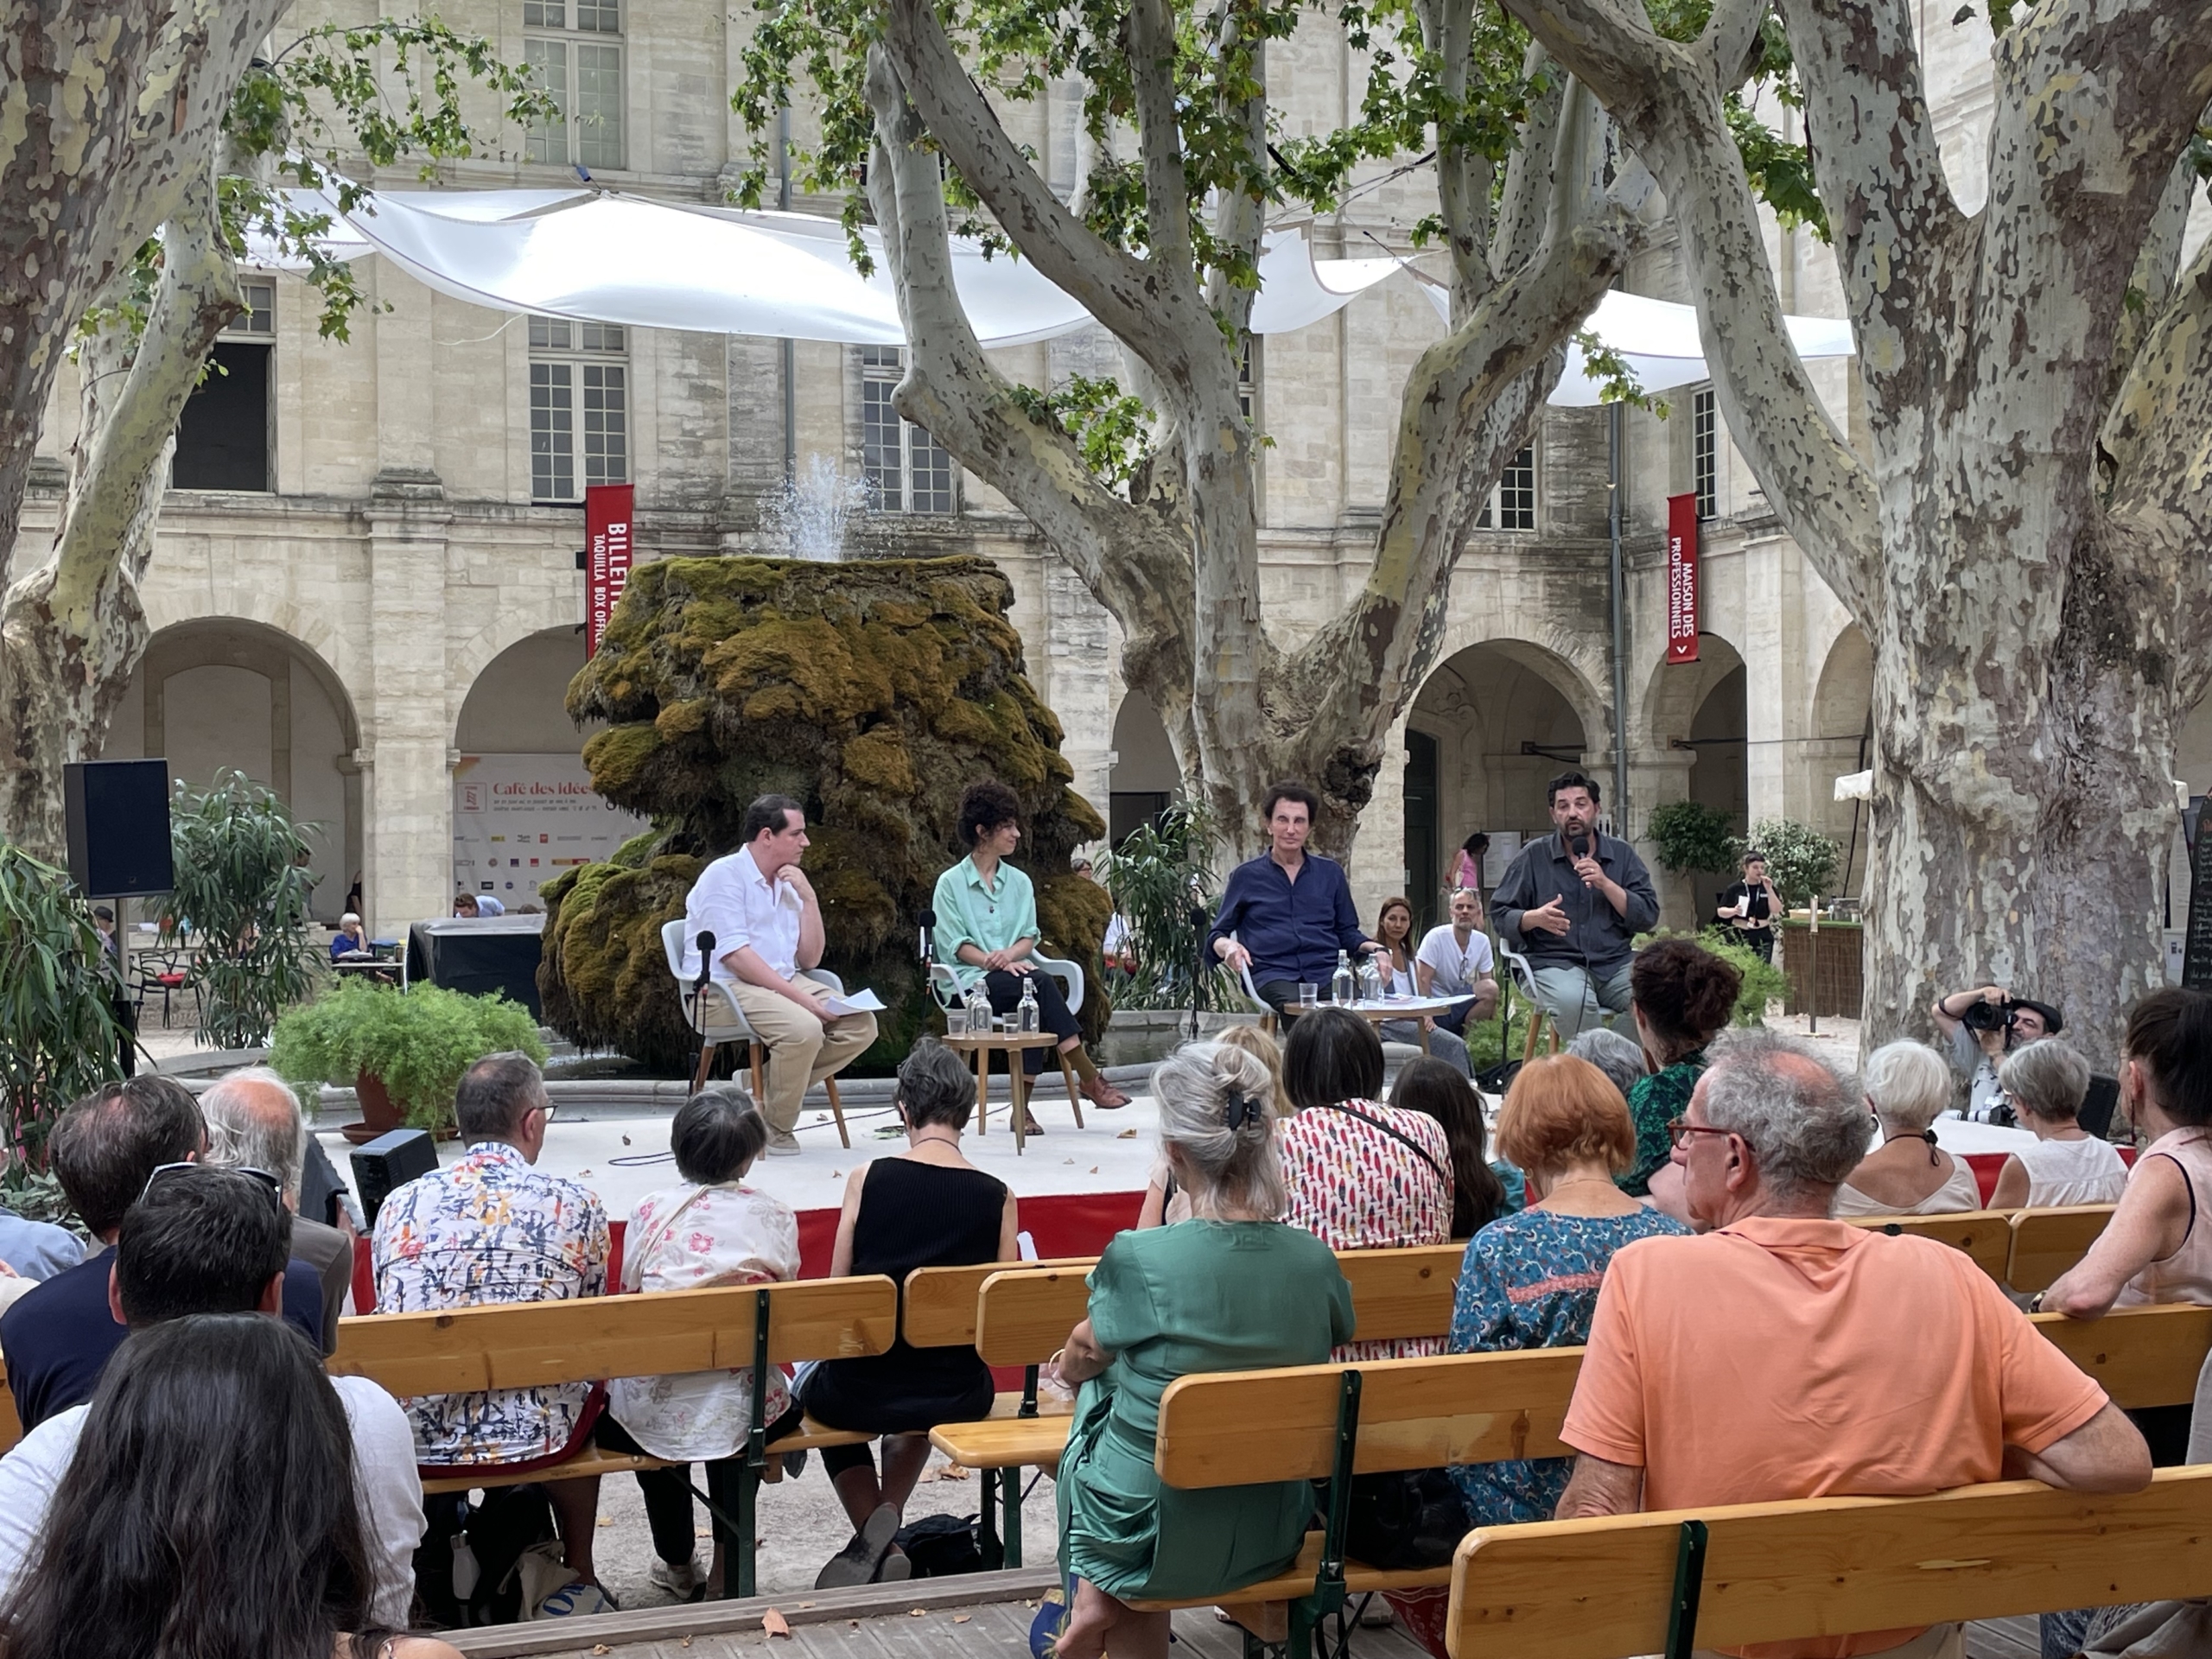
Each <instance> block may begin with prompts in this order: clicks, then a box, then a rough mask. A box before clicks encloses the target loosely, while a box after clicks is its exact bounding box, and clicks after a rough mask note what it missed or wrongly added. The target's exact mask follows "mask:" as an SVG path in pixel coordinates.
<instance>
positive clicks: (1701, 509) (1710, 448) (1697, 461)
mask: <svg viewBox="0 0 2212 1659" xmlns="http://www.w3.org/2000/svg"><path fill="white" fill-rule="evenodd" d="M1676 453H1678V454H1679V453H1680V452H1679V451H1677V452H1676ZM1719 478H1720V412H1719V408H1718V406H1717V405H1715V404H1714V403H1713V388H1712V387H1710V386H1707V388H1706V389H1705V390H1704V391H1700V392H1694V393H1692V394H1691V396H1690V487H1691V488H1692V489H1694V490H1695V491H1696V492H1697V516H1698V517H1699V518H1712V517H1713V515H1714V514H1715V513H1716V512H1719V507H1718V505H1716V503H1717V502H1718V500H1719Z"/></svg>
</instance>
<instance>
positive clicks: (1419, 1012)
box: [1283, 991, 1475, 1054]
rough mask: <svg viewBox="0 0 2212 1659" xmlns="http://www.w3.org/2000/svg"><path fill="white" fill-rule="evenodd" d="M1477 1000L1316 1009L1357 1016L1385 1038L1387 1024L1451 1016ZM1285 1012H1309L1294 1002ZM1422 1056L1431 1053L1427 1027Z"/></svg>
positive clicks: (1419, 999)
mask: <svg viewBox="0 0 2212 1659" xmlns="http://www.w3.org/2000/svg"><path fill="white" fill-rule="evenodd" d="M1474 1000H1475V994H1474V993H1473V992H1472V991H1469V992H1468V993H1467V994H1466V995H1464V996H1401V997H1397V998H1389V997H1386V998H1384V999H1383V1001H1380V1002H1375V1001H1359V1002H1316V1003H1315V1004H1314V1005H1313V1007H1314V1009H1315V1011H1316V1012H1317V1013H1318V1012H1319V1010H1321V1009H1323V1008H1342V1009H1343V1010H1344V1012H1345V1013H1346V1014H1357V1015H1358V1016H1359V1017H1360V1018H1361V1019H1363V1020H1366V1021H1367V1023H1368V1024H1370V1026H1373V1027H1375V1034H1376V1036H1378V1037H1379V1036H1381V1035H1382V1034H1383V1022H1384V1021H1386V1020H1427V1019H1433V1018H1434V1017H1435V1016H1436V1015H1438V1014H1449V1013H1450V1012H1451V1011H1452V1009H1453V1008H1456V1007H1459V1004H1461V1003H1462V1002H1471V1001H1474ZM1283 1012H1284V1013H1285V1014H1292V1015H1296V1014H1303V1013H1305V1012H1306V1010H1305V1008H1304V1007H1301V1006H1300V1004H1298V1003H1296V1002H1292V1003H1289V1004H1287V1005H1286V1006H1285V1007H1284V1008H1283ZM1421 1052H1422V1053H1424V1054H1426V1053H1427V1052H1429V1048H1428V1027H1426V1026H1423V1027H1421Z"/></svg>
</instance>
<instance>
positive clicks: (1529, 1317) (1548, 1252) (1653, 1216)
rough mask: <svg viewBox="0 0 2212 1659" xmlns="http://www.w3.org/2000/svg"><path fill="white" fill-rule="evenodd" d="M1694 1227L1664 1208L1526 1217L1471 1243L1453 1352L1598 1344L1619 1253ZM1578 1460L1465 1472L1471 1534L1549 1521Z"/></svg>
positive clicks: (1463, 1495) (1463, 1496)
mask: <svg viewBox="0 0 2212 1659" xmlns="http://www.w3.org/2000/svg"><path fill="white" fill-rule="evenodd" d="M1688 1231H1689V1229H1688V1228H1687V1227H1685V1226H1683V1225H1682V1224H1681V1223H1680V1222H1679V1221H1676V1220H1675V1218H1674V1217H1671V1216H1666V1215H1662V1214H1661V1213H1660V1212H1659V1211H1656V1210H1642V1211H1637V1213H1636V1214H1634V1215H1632V1216H1561V1215H1554V1213H1553V1212H1552V1211H1548V1210H1524V1211H1522V1212H1521V1213H1520V1214H1519V1215H1517V1216H1506V1217H1502V1218H1500V1219H1499V1220H1497V1221H1493V1222H1492V1223H1491V1224H1490V1225H1489V1226H1487V1227H1485V1228H1484V1229H1483V1230H1481V1231H1480V1232H1478V1233H1477V1234H1476V1235H1475V1236H1474V1237H1472V1238H1471V1239H1470V1240H1468V1241H1467V1254H1466V1255H1465V1256H1464V1257H1463V1258H1462V1259H1461V1261H1460V1263H1459V1289H1458V1291H1457V1292H1456V1293H1455V1294H1454V1295H1453V1298H1452V1337H1451V1344H1452V1352H1453V1353H1455V1354H1489V1353H1499V1352H1503V1351H1509V1350H1514V1349H1522V1348H1575V1347H1580V1345H1582V1344H1584V1343H1586V1342H1588V1341H1589V1340H1590V1319H1591V1316H1592V1314H1594V1313H1596V1312H1597V1311H1598V1287H1599V1286H1600V1285H1602V1284H1603V1283H1604V1282H1605V1267H1606V1264H1607V1263H1609V1262H1611V1261H1612V1259H1613V1253H1614V1252H1615V1251H1616V1250H1618V1249H1620V1248H1621V1247H1622V1246H1623V1245H1624V1244H1630V1243H1635V1241H1636V1240H1637V1239H1639V1238H1650V1237H1653V1236H1656V1235H1658V1234H1662V1233H1687V1232H1688ZM1573 1469H1574V1459H1573V1458H1522V1459H1508V1460H1506V1461H1504V1462H1502V1463H1471V1464H1456V1465H1453V1466H1452V1481H1453V1483H1454V1484H1456V1485H1457V1486H1458V1487H1459V1497H1460V1501H1461V1502H1462V1503H1465V1505H1466V1507H1467V1522H1468V1524H1469V1525H1471V1526H1477V1527H1494V1526H1503V1525H1505V1524H1507V1523H1509V1522H1519V1521H1548V1520H1550V1519H1551V1518H1552V1511H1553V1510H1555V1509H1557V1508H1558V1507H1559V1499H1560V1493H1561V1492H1564V1491H1566V1490H1567V1476H1568V1475H1569V1474H1571V1473H1572V1472H1573Z"/></svg>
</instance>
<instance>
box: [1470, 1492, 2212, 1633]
mask: <svg viewBox="0 0 2212 1659" xmlns="http://www.w3.org/2000/svg"><path fill="white" fill-rule="evenodd" d="M2208 1518H2212V1465H2196V1466H2194V1467H2190V1468H2184V1469H2162V1470H2160V1471H2158V1473H2157V1475H2155V1476H2154V1477H2153V1478H2152V1483H2151V1484H2150V1485H2149V1486H2148V1487H2147V1488H2145V1490H2144V1491H2139V1492H2131V1493H2128V1494H2126V1496H2123V1497H2091V1496H2087V1495H2084V1494H2082V1493H2077V1492H2064V1491H2055V1490H2054V1489H2052V1488H2050V1487H2049V1486H2045V1485H2044V1484H2042V1483H2041V1482H2039V1481H2031V1480H2015V1481H2004V1482H2000V1483H1997V1484H1992V1485H1986V1486H1967V1487H1961V1488H1960V1489H1959V1490H1957V1491H1949V1492H1939V1493H1936V1494H1935V1495H1933V1496H1931V1497H1905V1498H1878V1497H1876V1498H1868V1497H1856V1498H1854V1497H1835V1498H1808V1499H1803V1500H1800V1501H1797V1502H1792V1503H1745V1504H1736V1505H1731V1506H1727V1507H1722V1508H1715V1509H1711V1510H1674V1511H1661V1512H1659V1513H1656V1514H1650V1515H1623V1516H1605V1517H1604V1518H1602V1519H1596V1520H1585V1521H1546V1522H1536V1523H1534V1524H1531V1525H1528V1526H1517V1527H1484V1528H1481V1529H1478V1530H1476V1531H1474V1532H1472V1533H1470V1534H1469V1535H1467V1537H1466V1538H1465V1540H1464V1541H1462V1542H1461V1544H1460V1546H1459V1554H1458V1556H1457V1558H1456V1559H1455V1560H1454V1561H1453V1562H1452V1572H1451V1583H1452V1602H1451V1611H1450V1614H1449V1622H1448V1624H1447V1628H1446V1642H1447V1643H1448V1645H1449V1648H1450V1651H1451V1653H1452V1659H1625V1656H1629V1655H1635V1654H1647V1653H1664V1654H1666V1655H1667V1656H1669V1659H1688V1655H1689V1654H1690V1652H1691V1650H1692V1649H1694V1648H1696V1647H1698V1646H1700V1644H1701V1645H1704V1646H1707V1647H1711V1646H1713V1645H1716V1644H1725V1645H1727V1646H1730V1647H1734V1646H1737V1645H1738V1644H1741V1643H1752V1642H1771V1641H1786V1640H1789V1639H1790V1638H1792V1637H1814V1636H1828V1635H1841V1634H1844V1633H1847V1632H1850V1631H1855V1630H1895V1629H1901V1628H1905V1627H1910V1626H1914V1625H1924V1624H1948V1623H1950V1622H1952V1621H1954V1620H1964V1619H1975V1618H2004V1617H2008V1616H2012V1615H2017V1614H2023V1613H2041V1612H2056V1611H2061V1610H2063V1609H2065V1608H2069V1607H2101V1606H2110V1605H2115V1604H2120V1603H2126V1602H2136V1601H2153V1600H2159V1599H2164V1598H2167V1597H2188V1596H2202V1595H2206V1594H2208V1593H2212V1548H2209V1547H2208V1544H2212V1538H2208V1530H2209V1529H2208Z"/></svg>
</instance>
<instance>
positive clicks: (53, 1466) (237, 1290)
mask: <svg viewBox="0 0 2212 1659" xmlns="http://www.w3.org/2000/svg"><path fill="white" fill-rule="evenodd" d="M290 1222H291V1217H290V1216H289V1213H288V1212H287V1211H285V1209H284V1207H283V1198H282V1195H281V1194H280V1193H279V1192H278V1191H277V1187H276V1186H275V1185H273V1184H271V1183H270V1181H268V1180H267V1179H259V1178H258V1177H257V1173H256V1172H252V1171H247V1170H242V1169H238V1170H232V1169H218V1168H216V1167H214V1166H213V1165H209V1164H171V1165H168V1166H164V1167H163V1168H162V1169H159V1170H156V1172H155V1173H154V1179H152V1180H151V1181H149V1183H147V1187H146V1195H145V1196H144V1197H143V1198H140V1199H139V1200H138V1202H137V1203H136V1204H134V1205H131V1206H130V1210H129V1211H127V1212H126V1213H125V1214H124V1218H123V1227H122V1230H121V1232H120V1234H119V1236H118V1238H117V1240H116V1255H115V1265H114V1267H113V1268H112V1269H111V1277H110V1280H109V1288H108V1300H109V1306H110V1309H111V1312H112V1313H113V1314H114V1315H115V1319H116V1321H117V1323H118V1324H120V1325H130V1327H131V1328H132V1329H134V1330H137V1329H141V1328H143V1327H144V1326H147V1325H158V1324H160V1323H161V1322H162V1321H163V1320H165V1319H183V1318H185V1317H186V1316H188V1315H189V1314H194V1313H266V1314H268V1315H269V1316H270V1318H272V1319H274V1318H277V1317H279V1316H281V1314H282V1312H283V1298H284V1267H285V1262H286V1261H287V1260H288V1258H289V1255H290V1250H291V1243H290V1233H291V1226H290ZM330 1381H331V1386H332V1387H333V1388H334V1389H336V1391H337V1394H338V1399H339V1403H340V1405H342V1406H343V1407H344V1408H345V1409H346V1422H347V1423H348V1424H350V1425H351V1426H352V1428H353V1484H354V1496H355V1499H356V1501H357V1502H358V1503H359V1504H360V1507H361V1530H362V1542H363V1543H364V1544H365V1545H366V1547H367V1549H368V1555H369V1565H370V1567H371V1570H372V1572H373V1573H374V1574H375V1579H376V1591H375V1595H374V1598H373V1599H372V1603H371V1607H370V1611H372V1613H373V1614H374V1616H375V1618H376V1620H377V1622H378V1624H384V1625H387V1626H391V1627H392V1628H395V1629H401V1630H404V1629H405V1628H406V1625H407V1615H408V1608H409V1606H410V1604H411V1603H412V1602H413V1600H414V1599H415V1548H416V1545H417V1544H419V1543H421V1542H422V1540H423V1485H422V1482H421V1480H420V1479H419V1478H417V1477H416V1472H415V1439H414V1433H413V1431H412V1430H411V1429H410V1428H409V1427H408V1423H407V1414H406V1413H404V1411H402V1410H401V1409H400V1408H399V1402H397V1401H396V1400H394V1399H393V1398H392V1397H391V1395H388V1394H386V1393H385V1391H384V1390H383V1389H380V1388H378V1386H377V1385H376V1384H375V1383H372V1382H370V1381H369V1380H368V1379H367V1378H366V1377H361V1376H334V1377H333V1378H331V1379H330ZM91 1409H92V1408H91V1407H90V1406H72V1407H71V1408H68V1409H67V1411H60V1412H56V1413H55V1414H54V1415H53V1416H51V1417H48V1419H47V1420H46V1421H44V1422H42V1423H41V1424H40V1425H39V1426H38V1427H36V1428H35V1429H33V1430H32V1431H31V1432H30V1433H28V1434H26V1435H25V1436H24V1437H23V1438H22V1440H20V1441H19V1442H17V1444H16V1446H15V1448H14V1449H13V1450H12V1451H10V1452H9V1453H8V1455H7V1456H6V1457H4V1458H0V1599H6V1597H7V1596H8V1595H10V1593H12V1592H13V1591H14V1590H15V1587H16V1582H17V1580H19V1579H21V1577H22V1574H23V1573H24V1572H25V1571H26V1570H27V1569H28V1568H29V1565H30V1563H31V1560H32V1559H33V1557H34V1556H35V1554H36V1551H37V1548H38V1537H39V1532H40V1529H41V1528H42V1527H43V1526H44V1524H45V1522H46V1513H47V1510H48V1506H49V1505H51V1504H52V1503H53V1502H54V1495H55V1494H56V1493H57V1492H58V1491H60V1487H61V1483H62V1481H63V1480H64V1479H65V1478H67V1475H68V1472H69V1465H70V1462H71V1460H72V1459H73V1458H74V1456H75V1455H76V1450H77V1437H78V1435H79V1433H82V1432H83V1429H84V1426H85V1416H86V1413H87V1412H89V1411H90V1410H91ZM209 1455H210V1456H219V1455H221V1450H220V1448H219V1447H214V1448H211V1449H210V1452H209Z"/></svg>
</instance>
